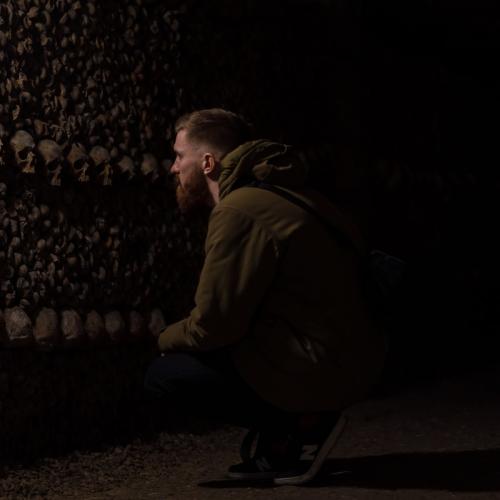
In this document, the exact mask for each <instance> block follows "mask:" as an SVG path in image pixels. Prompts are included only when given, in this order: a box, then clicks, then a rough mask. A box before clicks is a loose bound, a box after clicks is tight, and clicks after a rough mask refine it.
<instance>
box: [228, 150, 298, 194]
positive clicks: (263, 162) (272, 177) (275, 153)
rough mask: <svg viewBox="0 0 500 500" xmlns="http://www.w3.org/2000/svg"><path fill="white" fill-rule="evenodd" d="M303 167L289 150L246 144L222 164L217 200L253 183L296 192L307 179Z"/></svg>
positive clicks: (296, 155)
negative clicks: (295, 189) (275, 186)
mask: <svg viewBox="0 0 500 500" xmlns="http://www.w3.org/2000/svg"><path fill="white" fill-rule="evenodd" d="M307 171H308V168H307V165H306V164H305V163H304V162H303V161H302V159H301V158H300V157H299V155H298V154H297V153H296V152H295V151H294V150H293V148H292V146H288V145H286V144H279V143H276V142H270V141H266V140H257V141H251V142H246V143H244V144H242V145H241V146H238V147H237V148H236V149H234V150H233V151H231V152H230V153H228V154H227V155H226V156H225V157H224V159H223V160H222V170H221V174H220V177H219V197H220V199H222V198H224V197H225V196H226V195H228V194H229V193H230V192H231V191H232V190H233V189H235V188H237V187H240V186H241V185H243V184H246V183H250V182H252V181H253V180H259V181H265V182H268V183H269V184H276V185H278V186H282V187H285V188H287V187H288V188H299V187H301V186H303V185H304V184H305V181H306V179H307Z"/></svg>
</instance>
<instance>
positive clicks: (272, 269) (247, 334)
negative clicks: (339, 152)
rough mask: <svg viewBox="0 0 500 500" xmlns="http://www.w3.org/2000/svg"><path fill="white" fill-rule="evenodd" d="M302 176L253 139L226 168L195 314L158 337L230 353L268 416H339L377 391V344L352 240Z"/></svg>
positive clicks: (170, 344)
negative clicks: (268, 408)
mask: <svg viewBox="0 0 500 500" xmlns="http://www.w3.org/2000/svg"><path fill="white" fill-rule="evenodd" d="M306 177H307V168H306V166H305V164H304V163H303V162H302V161H301V160H300V158H299V157H298V156H296V155H295V154H294V152H293V150H292V149H291V148H290V146H286V145H282V144H277V143H271V142H267V141H263V140H259V141H253V142H249V143H246V144H243V145H242V146H240V147H238V148H237V149H235V150H234V151H232V152H231V153H229V154H228V155H227V156H226V157H225V158H224V160H223V161H222V171H221V175H220V178H219V188H220V201H219V203H218V204H217V205H216V206H215V208H214V209H213V211H212V213H211V216H210V220H209V225H208V233H207V238H206V242H205V254H206V255H205V262H204V265H203V269H202V272H201V275H200V280H199V283H198V288H197V291H196V295H195V307H194V309H193V310H192V311H191V314H190V316H189V317H188V318H186V319H184V320H182V321H179V322H177V323H174V324H173V325H170V326H169V327H167V328H166V329H165V330H164V331H163V332H162V333H161V335H160V337H159V347H160V350H161V351H210V350H216V349H220V348H228V349H229V350H230V352H231V353H232V358H233V361H234V364H235V367H236V369H237V370H238V371H239V373H240V374H241V376H242V377H243V378H244V379H245V380H246V382H247V383H248V384H249V385H250V386H252V387H253V388H254V390H255V391H256V392H257V393H258V394H259V395H260V396H261V397H263V398H264V399H266V400H267V401H269V402H270V403H272V404H274V405H275V406H278V407H280V408H282V409H284V410H288V411H328V410H339V409H342V408H344V407H346V406H347V405H349V404H351V403H354V402H356V401H358V400H359V399H361V398H362V397H364V396H365V395H366V393H367V391H368V390H369V388H370V387H371V386H372V385H373V384H374V383H375V382H376V381H377V379H378V377H379V375H380V372H381V369H382V365H383V361H384V341H383V338H382V336H381V335H380V333H379V332H378V331H377V330H376V329H375V328H374V326H373V323H372V321H371V319H370V315H369V312H368V309H367V305H366V303H365V298H364V294H363V287H362V272H361V267H362V266H361V261H362V256H363V255H364V253H365V252H366V249H365V248H364V243H363V241H362V239H361V236H360V235H359V234H358V232H357V230H356V228H355V227H354V226H353V225H352V224H351V223H350V222H349V221H348V220H347V218H346V217H345V216H343V215H342V214H341V213H340V212H339V211H338V210H337V209H336V208H335V207H334V206H333V205H332V204H331V203H330V202H328V201H327V200H326V199H325V198H324V197H322V196H321V195H320V194H319V193H317V192H314V191H313V190H311V189H308V188H307V187H306V186H305V181H306ZM253 179H258V180H261V181H265V182H266V183H270V184H274V185H277V186H279V187H281V188H283V189H285V190H288V191H289V192H290V193H292V194H294V195H295V196H297V197H299V198H301V199H302V200H303V201H305V202H306V203H307V204H308V205H310V206H311V207H312V208H314V210H316V211H318V212H320V213H321V214H322V216H323V217H326V218H327V219H328V220H330V221H331V222H332V223H333V224H334V225H335V226H336V227H337V228H338V229H339V230H340V231H342V232H343V233H344V234H345V235H346V236H347V237H348V238H349V240H350V241H351V242H352V245H346V244H345V243H344V244H342V242H340V241H338V240H337V239H335V238H333V237H332V235H331V234H330V233H329V232H328V231H327V230H326V229H325V227H324V226H323V225H322V224H321V223H320V222H319V221H318V220H317V219H316V218H315V217H314V216H313V215H312V214H310V213H307V212H306V211H305V210H303V209H302V208H300V207H298V206H297V205H295V204H293V203H291V202H290V201H288V200H286V199H285V198H283V197H282V196H280V195H279V194H276V193H274V192H270V191H266V190H264V189H259V188H255V187H245V186H244V184H245V182H246V181H248V182H250V181H252V180H253ZM242 184H243V187H239V186H241V185H242Z"/></svg>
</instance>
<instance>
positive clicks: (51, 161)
mask: <svg viewBox="0 0 500 500" xmlns="http://www.w3.org/2000/svg"><path fill="white" fill-rule="evenodd" d="M38 152H39V153H40V155H41V156H42V158H43V163H44V165H45V168H46V173H47V174H48V176H49V178H50V184H51V185H52V186H60V185H61V170H62V164H61V161H62V148H61V146H59V144H57V142H55V141H52V140H51V139H42V140H41V141H40V142H39V143H38Z"/></svg>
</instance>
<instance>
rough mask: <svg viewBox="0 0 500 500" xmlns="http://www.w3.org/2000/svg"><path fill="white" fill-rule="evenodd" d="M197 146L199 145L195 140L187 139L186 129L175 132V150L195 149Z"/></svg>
mask: <svg viewBox="0 0 500 500" xmlns="http://www.w3.org/2000/svg"><path fill="white" fill-rule="evenodd" d="M198 147H199V145H198V144H197V143H196V142H194V141H192V140H190V139H189V137H188V133H187V130H186V129H184V128H183V129H181V130H179V132H177V135H176V136H175V143H174V149H175V150H177V151H181V150H186V149H197V148H198Z"/></svg>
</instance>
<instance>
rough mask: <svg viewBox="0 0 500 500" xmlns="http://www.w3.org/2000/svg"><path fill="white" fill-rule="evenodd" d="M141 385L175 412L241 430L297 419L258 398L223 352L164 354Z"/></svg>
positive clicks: (281, 424) (277, 425)
mask: <svg viewBox="0 0 500 500" xmlns="http://www.w3.org/2000/svg"><path fill="white" fill-rule="evenodd" d="M144 386H145V389H146V391H147V392H148V393H149V394H151V395H153V396H156V397H159V398H161V399H164V401H165V403H167V404H168V405H171V406H172V407H173V408H175V411H179V410H180V411H182V412H188V413H189V414H193V415H197V416H201V417H206V418H213V419H217V420H220V421H223V422H225V423H230V424H233V425H239V426H242V427H248V428H250V427H258V428H261V429H262V428H281V429H283V428H286V427H289V426H291V425H293V422H294V421H295V419H296V417H297V415H296V414H293V413H288V412H285V411H283V410H281V409H279V408H276V407H274V406H273V405H271V404H270V403H268V402H267V401H265V400H263V399H262V398H260V397H259V396H258V395H257V394H256V393H255V392H254V391H253V389H252V388H251V387H250V386H249V385H248V384H246V382H245V381H244V380H243V379H242V378H241V376H240V375H239V374H238V372H237V371H236V369H235V368H234V366H233V364H232V362H231V360H230V358H229V356H228V355H227V353H226V351H217V352H211V353H196V354H188V353H167V354H164V355H162V356H160V357H158V358H156V359H155V360H154V361H153V362H152V363H151V365H150V366H149V368H148V370H147V372H146V376H145V380H144Z"/></svg>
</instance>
